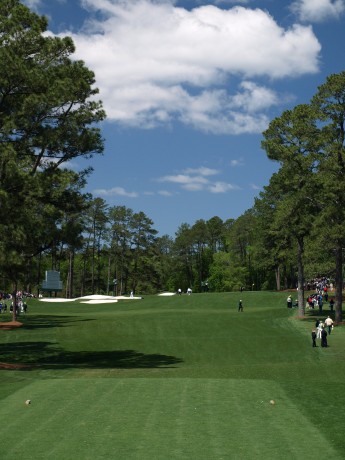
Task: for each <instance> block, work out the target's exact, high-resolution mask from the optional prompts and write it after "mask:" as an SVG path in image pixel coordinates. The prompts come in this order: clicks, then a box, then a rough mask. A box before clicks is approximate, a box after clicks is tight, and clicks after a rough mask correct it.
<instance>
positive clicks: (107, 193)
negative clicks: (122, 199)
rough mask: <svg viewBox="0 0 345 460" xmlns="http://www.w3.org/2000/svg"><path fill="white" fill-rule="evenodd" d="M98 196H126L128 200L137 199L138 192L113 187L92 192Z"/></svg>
mask: <svg viewBox="0 0 345 460" xmlns="http://www.w3.org/2000/svg"><path fill="white" fill-rule="evenodd" d="M92 193H93V194H94V195H98V196H126V197H128V198H137V197H138V193H137V192H127V191H126V190H125V189H124V188H123V187H113V188H111V189H108V190H107V189H96V190H93V192H92Z"/></svg>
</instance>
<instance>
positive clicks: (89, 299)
mask: <svg viewBox="0 0 345 460" xmlns="http://www.w3.org/2000/svg"><path fill="white" fill-rule="evenodd" d="M124 299H126V300H133V299H142V297H134V296H133V297H130V296H128V297H126V296H116V297H114V296H111V295H98V294H92V295H86V296H84V297H76V298H75V299H64V298H62V297H43V298H41V299H40V300H41V301H42V302H74V301H75V300H79V301H80V303H87V304H100V303H115V302H117V301H118V300H124Z"/></svg>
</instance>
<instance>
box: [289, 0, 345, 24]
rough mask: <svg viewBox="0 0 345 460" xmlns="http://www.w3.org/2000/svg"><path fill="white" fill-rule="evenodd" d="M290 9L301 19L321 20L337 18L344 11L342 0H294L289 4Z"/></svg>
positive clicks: (344, 5)
mask: <svg viewBox="0 0 345 460" xmlns="http://www.w3.org/2000/svg"><path fill="white" fill-rule="evenodd" d="M291 9H292V11H293V12H294V13H295V14H297V16H298V17H299V19H300V20H301V21H309V22H322V21H324V20H326V19H329V18H338V17H339V16H340V15H341V14H342V13H344V11H345V2H344V0H296V1H294V2H293V3H292V4H291Z"/></svg>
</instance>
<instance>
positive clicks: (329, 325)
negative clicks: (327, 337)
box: [325, 316, 333, 334]
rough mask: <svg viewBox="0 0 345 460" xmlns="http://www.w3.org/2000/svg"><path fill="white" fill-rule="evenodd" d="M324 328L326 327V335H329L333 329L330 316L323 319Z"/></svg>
mask: <svg viewBox="0 0 345 460" xmlns="http://www.w3.org/2000/svg"><path fill="white" fill-rule="evenodd" d="M325 326H327V327H328V334H330V333H331V331H332V328H333V320H332V318H331V317H330V316H328V317H327V318H326V319H325Z"/></svg>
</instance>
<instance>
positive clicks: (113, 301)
mask: <svg viewBox="0 0 345 460" xmlns="http://www.w3.org/2000/svg"><path fill="white" fill-rule="evenodd" d="M115 302H118V300H117V299H113V300H109V299H104V300H96V299H92V300H82V301H80V303H88V304H94V303H115Z"/></svg>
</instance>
